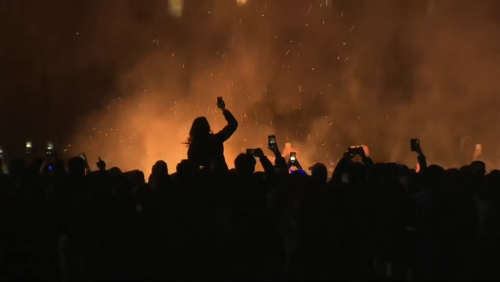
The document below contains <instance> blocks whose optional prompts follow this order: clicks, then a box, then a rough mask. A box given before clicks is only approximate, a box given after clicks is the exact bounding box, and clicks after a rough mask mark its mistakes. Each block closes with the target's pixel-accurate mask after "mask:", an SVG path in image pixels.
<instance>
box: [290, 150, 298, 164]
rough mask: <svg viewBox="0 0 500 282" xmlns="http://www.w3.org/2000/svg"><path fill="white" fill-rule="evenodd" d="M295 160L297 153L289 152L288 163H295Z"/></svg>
mask: <svg viewBox="0 0 500 282" xmlns="http://www.w3.org/2000/svg"><path fill="white" fill-rule="evenodd" d="M296 160H297V153H295V152H290V161H292V163H293V162H295V161H296Z"/></svg>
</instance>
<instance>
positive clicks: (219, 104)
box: [217, 96, 226, 110]
mask: <svg viewBox="0 0 500 282" xmlns="http://www.w3.org/2000/svg"><path fill="white" fill-rule="evenodd" d="M217 108H219V109H221V110H225V109H226V103H225V102H224V99H223V98H222V97H220V96H219V97H217Z"/></svg>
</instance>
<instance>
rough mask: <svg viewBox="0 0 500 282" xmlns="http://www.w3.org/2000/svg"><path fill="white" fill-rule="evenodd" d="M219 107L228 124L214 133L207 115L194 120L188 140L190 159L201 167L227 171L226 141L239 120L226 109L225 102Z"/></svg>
mask: <svg viewBox="0 0 500 282" xmlns="http://www.w3.org/2000/svg"><path fill="white" fill-rule="evenodd" d="M219 108H221V110H222V114H223V115H224V117H225V118H226V121H227V125H226V126H225V127H224V128H223V129H222V130H221V131H219V132H218V133H216V134H213V133H212V131H211V130H210V124H209V123H208V120H207V118H205V117H198V118H196V119H195V120H194V121H193V125H192V126H191V130H190V131H189V138H188V142H187V144H188V145H189V149H188V160H189V161H191V162H193V164H194V165H196V166H197V167H200V168H201V167H203V168H205V169H212V170H214V169H215V170H223V171H227V170H228V167H227V164H226V160H225V158H224V142H226V140H227V139H229V138H230V137H231V135H233V133H234V132H235V131H236V129H237V128H238V122H237V121H236V119H235V118H234V116H233V115H232V114H231V112H229V111H228V110H226V109H225V104H224V102H222V103H221V105H219Z"/></svg>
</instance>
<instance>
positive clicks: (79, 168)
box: [68, 157, 85, 176]
mask: <svg viewBox="0 0 500 282" xmlns="http://www.w3.org/2000/svg"><path fill="white" fill-rule="evenodd" d="M68 173H69V174H70V175H73V176H84V175H85V161H84V160H83V159H82V158H80V157H73V158H71V159H69V160H68Z"/></svg>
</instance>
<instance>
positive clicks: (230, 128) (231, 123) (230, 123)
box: [215, 109, 238, 143]
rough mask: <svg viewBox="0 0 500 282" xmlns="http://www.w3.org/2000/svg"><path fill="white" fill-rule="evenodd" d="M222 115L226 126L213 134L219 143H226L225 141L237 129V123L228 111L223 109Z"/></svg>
mask: <svg viewBox="0 0 500 282" xmlns="http://www.w3.org/2000/svg"><path fill="white" fill-rule="evenodd" d="M222 114H223V115H224V118H225V119H226V121H227V125H226V126H224V128H223V129H222V130H221V131H219V132H218V133H217V134H215V137H216V138H217V140H219V141H220V142H221V143H222V142H226V140H227V139H229V138H230V137H231V136H232V135H233V133H234V132H235V131H236V129H237V128H238V121H237V120H236V118H234V116H233V114H232V113H231V112H230V111H228V110H226V109H224V110H223V111H222Z"/></svg>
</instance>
